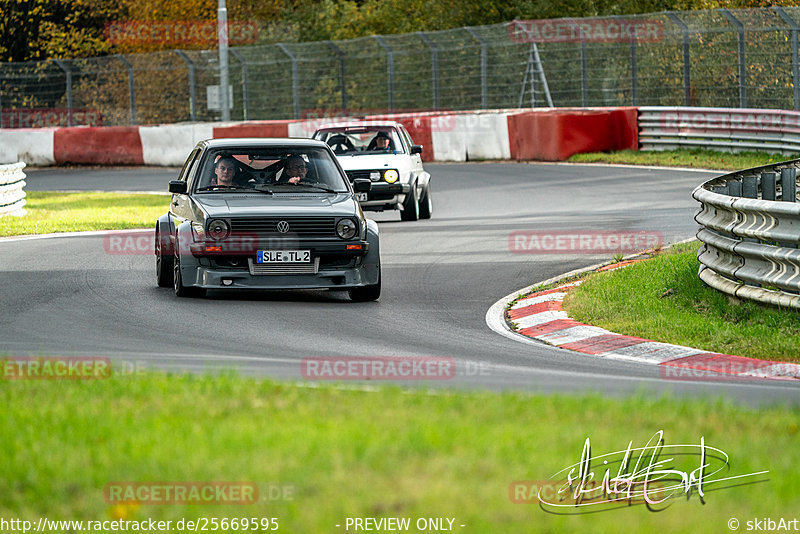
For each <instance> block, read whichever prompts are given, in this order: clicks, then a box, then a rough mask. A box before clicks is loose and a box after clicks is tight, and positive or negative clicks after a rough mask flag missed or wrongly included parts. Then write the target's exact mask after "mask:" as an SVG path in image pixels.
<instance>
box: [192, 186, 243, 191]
mask: <svg viewBox="0 0 800 534" xmlns="http://www.w3.org/2000/svg"><path fill="white" fill-rule="evenodd" d="M212 189H240V190H242V191H249V190H251V189H252V187H242V186H240V185H207V186H206V187H200V188H198V189H197V191H211V190H212Z"/></svg>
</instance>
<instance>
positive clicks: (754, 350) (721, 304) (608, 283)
mask: <svg viewBox="0 0 800 534" xmlns="http://www.w3.org/2000/svg"><path fill="white" fill-rule="evenodd" d="M698 248H699V243H696V242H695V243H691V244H686V245H678V246H676V247H674V248H672V249H670V250H668V251H667V252H665V253H662V254H661V255H659V256H656V257H655V258H653V259H651V260H648V261H645V262H641V263H638V264H634V265H632V266H630V267H626V268H624V269H621V270H618V271H612V272H607V273H597V274H593V275H591V276H589V277H588V279H587V280H586V281H585V282H584V283H583V284H582V285H581V286H579V287H578V288H577V289H575V290H573V291H570V293H569V294H568V295H567V298H566V299H565V300H564V308H565V310H567V312H568V313H569V315H570V317H572V318H574V319H576V320H578V321H581V322H585V323H589V324H593V325H596V326H600V327H602V328H606V329H608V330H611V331H613V332H618V333H620V334H626V335H632V336H640V337H644V338H647V339H652V340H656V341H663V342H667V343H675V344H678V345H686V346H690V347H696V348H700V349H705V350H708V351H713V352H721V353H725V354H735V355H739V356H749V357H753V358H761V359H769V360H781V361H794V362H800V350H798V344H797V338H798V335H799V334H800V314H799V313H797V312H796V311H793V310H790V309H782V310H781V309H777V308H770V307H766V306H762V305H759V304H757V303H754V302H749V301H739V300H736V299H732V298H729V297H728V296H726V295H724V294H723V293H720V292H718V291H716V290H714V289H712V288H709V287H707V286H705V285H704V284H703V283H702V282H701V281H700V279H699V278H698V276H697V270H698V267H699V265H700V264H699V262H698V261H697V257H696V252H697V249H698Z"/></svg>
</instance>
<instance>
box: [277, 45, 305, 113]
mask: <svg viewBox="0 0 800 534" xmlns="http://www.w3.org/2000/svg"><path fill="white" fill-rule="evenodd" d="M278 48H280V49H281V50H283V53H284V54H286V55H287V56H289V59H291V60H292V107H293V108H294V118H295V119H299V118H300V80H299V75H298V72H297V57H295V55H294V54H292V51H291V50H289V49H288V48H287V47H286V45H285V44H283V43H278Z"/></svg>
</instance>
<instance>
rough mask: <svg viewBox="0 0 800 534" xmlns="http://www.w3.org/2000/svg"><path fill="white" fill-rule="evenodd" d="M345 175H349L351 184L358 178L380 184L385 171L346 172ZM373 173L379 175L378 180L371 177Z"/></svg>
mask: <svg viewBox="0 0 800 534" xmlns="http://www.w3.org/2000/svg"><path fill="white" fill-rule="evenodd" d="M345 173H347V177H348V178H349V179H350V181H351V182H352V181H353V180H355V179H356V178H363V179H365V180H371V181H373V182H379V181H380V179H381V176H383V171H380V170H368V171H345ZM372 173H378V177H377V178H372V177H370V174H372Z"/></svg>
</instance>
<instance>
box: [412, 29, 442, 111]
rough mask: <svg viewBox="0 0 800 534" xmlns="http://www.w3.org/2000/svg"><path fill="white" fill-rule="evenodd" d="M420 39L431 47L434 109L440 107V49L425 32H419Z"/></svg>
mask: <svg viewBox="0 0 800 534" xmlns="http://www.w3.org/2000/svg"><path fill="white" fill-rule="evenodd" d="M417 35H419V37H420V39H422V41H423V42H424V43H425V44H426V45H428V47H429V48H430V49H431V70H432V71H433V109H434V110H438V109H439V49H438V48H437V47H436V43H434V42H433V41H431V39H430V37H428V36H427V35H425V32H417Z"/></svg>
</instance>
